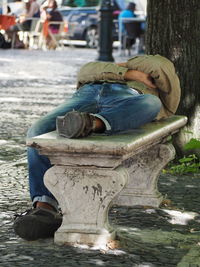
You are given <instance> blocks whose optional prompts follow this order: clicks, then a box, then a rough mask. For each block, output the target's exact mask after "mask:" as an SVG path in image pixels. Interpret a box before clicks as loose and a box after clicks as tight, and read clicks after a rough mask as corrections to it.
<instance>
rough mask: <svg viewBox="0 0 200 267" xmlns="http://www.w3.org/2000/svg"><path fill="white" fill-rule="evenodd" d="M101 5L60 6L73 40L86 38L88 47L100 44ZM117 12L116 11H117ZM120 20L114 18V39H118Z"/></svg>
mask: <svg viewBox="0 0 200 267" xmlns="http://www.w3.org/2000/svg"><path fill="white" fill-rule="evenodd" d="M98 10H99V7H81V8H80V7H77V8H64V7H61V8H59V11H60V12H61V14H62V15H63V18H64V20H65V22H66V23H67V25H68V34H69V38H70V39H71V40H84V41H86V45H87V47H90V48H96V47H97V45H98V25H99V12H98ZM115 14H116V13H115ZM117 36H118V22H117V20H114V27H113V39H114V40H117Z"/></svg>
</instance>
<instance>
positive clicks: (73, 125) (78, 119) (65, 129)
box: [56, 111, 85, 138]
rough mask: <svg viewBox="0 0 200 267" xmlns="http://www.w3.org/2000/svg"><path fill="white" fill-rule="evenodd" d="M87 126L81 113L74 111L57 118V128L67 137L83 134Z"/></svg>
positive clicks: (60, 133)
mask: <svg viewBox="0 0 200 267" xmlns="http://www.w3.org/2000/svg"><path fill="white" fill-rule="evenodd" d="M84 127H85V123H84V119H83V116H82V114H81V113H79V112H76V111H72V112H69V113H67V114H66V115H65V116H59V117H57V120H56V128H57V131H58V133H59V135H61V136H64V137H67V138H76V137H79V136H80V135H81V133H82V132H83V129H84Z"/></svg>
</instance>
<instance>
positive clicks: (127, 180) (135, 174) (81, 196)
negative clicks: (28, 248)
mask: <svg viewBox="0 0 200 267" xmlns="http://www.w3.org/2000/svg"><path fill="white" fill-rule="evenodd" d="M186 122H187V118H186V117H184V116H172V117H170V118H168V119H166V120H163V121H160V122H152V123H149V124H146V125H145V126H143V127H141V128H140V129H136V130H134V131H132V132H131V133H129V134H120V135H113V136H105V135H92V136H89V137H87V138H82V139H66V138H63V137H60V136H58V134H57V133H56V131H54V132H50V133H47V134H44V135H40V136H37V137H34V138H32V139H29V140H27V145H28V146H31V147H34V148H36V149H38V150H39V152H40V154H42V155H46V156H48V157H49V159H50V160H51V163H52V164H53V165H54V166H53V167H52V168H50V169H49V170H48V171H47V172H46V174H45V177H44V182H45V185H46V186H47V188H48V189H49V190H50V191H51V192H52V193H53V194H54V196H55V197H56V199H57V200H58V202H59V204H60V207H61V210H62V213H63V223H62V225H61V227H60V228H59V229H58V230H57V232H56V233H55V242H56V243H59V244H75V243H79V244H81V243H83V244H88V245H100V244H106V243H107V242H108V241H109V240H112V239H114V238H115V232H114V230H113V229H112V227H111V226H110V225H109V222H108V210H109V208H110V207H111V205H114V204H115V205H122V206H123V205H125V206H134V205H148V206H149V205H150V206H155V207H156V206H159V204H160V203H161V201H162V199H163V198H162V195H161V194H160V193H159V192H158V190H157V180H158V177H159V174H160V172H161V170H162V169H163V168H164V167H165V166H166V164H167V163H168V162H169V161H170V160H172V159H173V158H174V156H175V150H174V147H173V145H172V144H171V143H170V142H168V140H169V136H171V135H173V134H174V133H176V132H177V131H179V129H180V128H181V127H183V126H184V125H185V124H186Z"/></svg>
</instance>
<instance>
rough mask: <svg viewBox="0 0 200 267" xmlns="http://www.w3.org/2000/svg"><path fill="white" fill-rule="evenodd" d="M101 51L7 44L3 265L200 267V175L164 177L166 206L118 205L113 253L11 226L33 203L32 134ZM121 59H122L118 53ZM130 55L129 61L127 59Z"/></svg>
mask: <svg viewBox="0 0 200 267" xmlns="http://www.w3.org/2000/svg"><path fill="white" fill-rule="evenodd" d="M96 57H97V53H96V51H94V50H89V49H84V48H82V49H79V48H66V49H65V50H64V51H46V52H42V51H24V50H14V51H12V50H8V51H4V50H0V110H1V116H0V148H1V149H0V179H1V184H0V211H1V212H0V219H1V221H0V226H1V228H0V266H2V267H5V266H9V267H15V266H19V267H21V266H30V267H31V266H42V267H43V266H45V267H46V266H60V267H63V266H70V267H71V266H81V267H87V266H126V267H132V266H138V267H139V266H149V267H151V266H162V267H171V266H178V267H186V266H187V267H189V266H191V267H195V266H200V247H199V246H200V216H199V203H200V194H199V188H200V179H199V178H200V176H198V175H191V176H190V175H184V176H174V175H166V174H165V175H162V176H161V177H160V179H159V190H160V192H161V193H162V194H163V195H164V196H165V198H166V199H169V200H170V201H166V202H165V205H163V206H162V208H159V209H154V208H151V207H133V208H123V207H120V208H116V207H113V208H112V210H111V211H110V215H109V216H110V220H111V223H112V224H115V225H116V228H117V233H118V238H119V239H120V241H121V242H120V245H119V247H118V248H115V249H112V250H111V249H110V250H107V251H103V250H95V249H88V248H86V247H64V246H57V245H55V244H54V243H53V240H52V239H48V240H39V241H34V242H27V241H24V240H22V239H20V238H18V237H17V236H15V235H14V232H13V229H12V223H13V216H14V214H15V213H17V212H20V211H24V210H25V209H27V208H29V207H30V206H31V203H30V200H29V193H28V182H27V162H26V146H25V133H26V131H27V128H28V127H29V126H30V125H31V124H32V123H33V121H35V120H36V119H37V118H38V117H40V116H41V115H42V114H44V113H46V112H48V111H50V110H51V109H52V108H54V107H55V106H56V105H58V104H60V103H61V102H62V101H63V99H65V98H67V97H69V96H70V95H71V94H72V92H73V89H74V88H75V77H76V72H77V69H78V68H79V67H80V66H81V65H82V64H83V63H85V62H88V61H90V60H95V59H96ZM115 59H116V60H117V59H119V58H118V56H117V55H115ZM121 60H122V61H123V59H121Z"/></svg>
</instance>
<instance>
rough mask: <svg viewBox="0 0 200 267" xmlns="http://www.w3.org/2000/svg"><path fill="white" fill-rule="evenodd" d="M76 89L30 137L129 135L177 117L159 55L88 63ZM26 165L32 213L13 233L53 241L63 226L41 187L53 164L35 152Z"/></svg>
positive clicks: (170, 74) (170, 76)
mask: <svg viewBox="0 0 200 267" xmlns="http://www.w3.org/2000/svg"><path fill="white" fill-rule="evenodd" d="M77 89H78V90H77V91H76V92H75V93H74V94H73V96H72V97H71V98H70V99H68V100H67V101H66V102H64V103H63V104H61V105H60V106H58V107H57V108H56V109H54V110H53V111H51V112H50V113H48V114H47V115H45V116H44V117H42V118H41V119H39V120H38V121H37V122H36V123H34V124H33V126H32V127H31V128H30V129H29V131H28V135H27V136H28V138H31V137H34V136H38V135H41V134H45V133H47V132H51V131H54V130H56V125H57V131H58V133H59V134H60V135H61V136H64V137H66V138H81V137H86V136H88V135H90V134H92V133H93V132H97V133H105V134H108V135H111V134H116V133H119V132H122V131H123V132H125V131H130V130H132V129H135V128H138V127H140V126H142V125H144V124H146V123H149V122H151V121H153V120H159V119H162V118H166V117H169V116H171V115H173V114H174V113H175V112H176V109H177V107H178V103H179V100H180V84H179V79H178V77H177V75H176V73H175V69H174V65H173V64H172V62H170V61H169V60H168V59H166V58H164V57H161V56H159V55H155V56H152V55H149V56H146V55H145V56H138V57H134V58H131V59H129V60H128V61H127V62H126V63H119V64H115V63H108V62H90V63H87V64H86V65H84V66H83V67H82V68H81V69H80V71H79V73H78V85H77ZM56 122H57V123H56ZM28 165H29V183H30V194H31V199H32V201H33V209H32V210H29V211H28V212H25V213H23V214H21V215H19V216H17V218H16V220H15V222H14V230H15V233H16V234H17V235H19V236H20V237H22V238H24V239H26V240H36V239H38V238H47V237H51V236H53V235H54V232H55V231H56V230H57V229H58V227H59V226H60V225H61V222H62V217H61V215H60V214H59V213H58V203H57V201H56V199H55V198H54V196H53V195H52V194H51V192H49V191H48V189H47V188H46V187H45V185H44V182H43V179H44V174H45V172H46V171H47V170H48V169H49V168H50V167H51V166H52V165H51V163H50V161H49V159H48V158H47V157H46V156H43V155H39V154H38V151H37V150H36V149H34V148H31V147H29V148H28Z"/></svg>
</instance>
